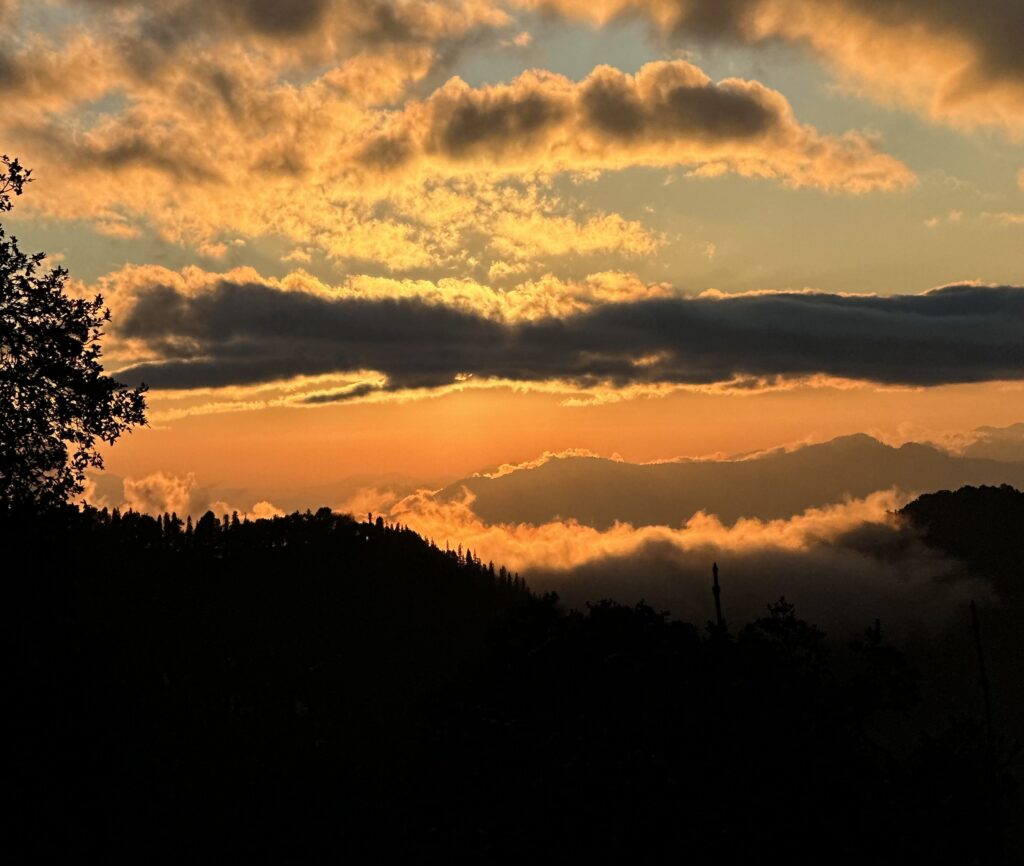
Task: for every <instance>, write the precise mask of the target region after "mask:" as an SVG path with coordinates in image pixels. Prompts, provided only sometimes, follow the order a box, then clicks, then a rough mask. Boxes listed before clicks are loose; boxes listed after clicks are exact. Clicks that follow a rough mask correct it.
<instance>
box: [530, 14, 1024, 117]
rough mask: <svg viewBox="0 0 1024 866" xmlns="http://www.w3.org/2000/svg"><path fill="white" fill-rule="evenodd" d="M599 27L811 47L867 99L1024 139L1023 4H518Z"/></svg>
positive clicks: (677, 36)
mask: <svg viewBox="0 0 1024 866" xmlns="http://www.w3.org/2000/svg"><path fill="white" fill-rule="evenodd" d="M516 5H518V6H520V7H525V8H543V9H545V10H550V11H557V12H559V13H561V14H563V15H566V16H569V17H572V18H576V19H582V20H586V21H590V22H592V23H594V24H596V25H603V24H606V23H608V22H610V21H612V20H613V19H615V18H618V17H620V16H623V15H626V14H629V13H633V12H640V13H642V14H644V15H646V16H647V18H648V19H649V20H650V21H651V22H652V23H653V24H654V26H655V27H656V28H657V29H658V30H660V31H661V32H662V33H663V34H665V35H667V36H669V37H672V38H680V39H687V38H699V39H708V38H711V39H726V40H733V41H741V42H745V43H748V44H762V43H763V44H770V43H772V42H775V41H778V40H783V41H789V42H793V43H796V44H802V45H806V46H808V47H809V48H810V49H811V50H813V51H814V52H816V53H817V54H818V55H820V56H821V57H823V58H824V59H825V60H826V61H827V62H829V63H830V64H832V65H833V66H834V68H836V69H837V70H838V71H839V72H840V73H841V74H842V75H844V76H845V77H846V78H847V80H848V81H849V82H850V83H851V84H852V85H855V86H856V87H857V89H858V90H859V91H860V92H862V93H863V94H865V95H868V96H870V97H873V98H876V99H880V100H883V101H889V102H897V103H900V104H904V105H909V106H913V107H914V108H916V109H918V110H919V111H921V112H922V113H923V114H925V115H926V116H928V117H931V118H934V119H936V120H941V121H945V122H948V123H952V124H954V125H960V126H968V127H973V126H997V127H1002V128H1003V129H1005V130H1007V131H1008V132H1010V133H1011V134H1012V135H1014V136H1017V137H1019V136H1021V135H1024V60H1022V54H1021V51H1020V34H1021V32H1024V6H1022V5H1021V4H1020V2H1018V0H990V2H988V3H986V4H985V8H984V11H983V13H979V10H978V5H977V4H976V3H975V2H973V0H938V2H936V0H892V2H878V0H728V2H723V0H686V2H682V0H604V2H600V3H593V2H585V0H516Z"/></svg>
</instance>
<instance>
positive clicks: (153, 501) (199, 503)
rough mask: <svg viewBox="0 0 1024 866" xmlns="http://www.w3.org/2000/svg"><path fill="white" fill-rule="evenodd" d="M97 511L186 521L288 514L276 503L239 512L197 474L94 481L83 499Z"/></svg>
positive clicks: (104, 476)
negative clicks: (201, 482) (208, 515)
mask: <svg viewBox="0 0 1024 866" xmlns="http://www.w3.org/2000/svg"><path fill="white" fill-rule="evenodd" d="M82 498H83V499H84V500H85V501H86V502H88V503H89V504H90V505H93V506H95V507H96V508H119V509H120V510H121V511H128V510H129V509H130V510H132V511H137V512H140V513H142V514H150V515H153V516H159V515H162V514H177V515H178V517H179V518H181V519H182V520H184V519H185V518H186V517H187V516H189V515H191V516H192V517H193V518H198V517H199V516H201V515H202V514H205V513H206V512H207V511H213V512H214V514H216V515H218V516H220V515H223V514H231V513H232V512H235V511H237V512H239V514H241V515H244V516H248V517H249V518H251V519H253V520H257V519H260V518H270V517H276V516H279V515H282V514H284V511H282V510H281V509H280V508H278V507H277V506H276V505H274V504H273V503H272V502H268V501H266V500H261V501H258V502H256V503H255V504H253V506H252V507H251V508H238V507H234V506H232V505H229V504H228V503H227V502H225V501H224V500H222V499H215V498H214V494H213V493H211V491H210V490H209V489H207V488H205V487H203V486H201V485H199V484H198V483H197V481H196V476H195V474H193V473H191V472H190V473H188V474H186V475H175V474H173V473H170V472H163V471H157V472H153V473H151V474H149V475H146V476H143V477H141V478H133V477H127V478H124V479H119V478H117V477H116V476H113V475H111V474H109V473H101V474H97V475H95V476H92V477H90V478H89V479H88V480H87V483H86V489H85V492H84V495H83V497H82Z"/></svg>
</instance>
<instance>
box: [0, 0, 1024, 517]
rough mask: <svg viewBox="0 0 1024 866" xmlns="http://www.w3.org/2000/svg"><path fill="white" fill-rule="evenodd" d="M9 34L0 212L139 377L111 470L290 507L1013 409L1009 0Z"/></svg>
mask: <svg viewBox="0 0 1024 866" xmlns="http://www.w3.org/2000/svg"><path fill="white" fill-rule="evenodd" d="M0 31H2V35H0V93H2V94H3V100H4V110H3V113H2V115H0V151H3V152H6V153H8V154H10V155H11V156H17V157H18V158H19V159H20V160H21V161H22V162H23V163H24V164H25V165H27V166H28V167H30V168H31V169H32V170H33V174H34V179H35V180H34V182H33V184H32V185H31V186H30V187H28V188H26V194H25V195H24V197H22V198H21V199H19V200H18V201H17V207H16V209H15V211H14V212H13V213H12V214H11V215H10V221H9V223H10V226H11V228H12V230H13V232H14V233H15V234H17V235H18V238H19V241H20V242H21V244H22V246H23V248H25V249H30V250H32V249H40V250H45V251H46V252H47V253H48V254H49V256H50V261H51V262H52V263H60V264H62V265H63V266H65V267H67V268H68V269H69V271H70V273H71V277H72V280H73V282H74V286H75V290H76V291H79V292H83V293H89V294H94V293H96V292H102V294H103V295H104V297H105V298H106V300H107V301H108V303H109V306H110V307H111V311H112V316H113V321H112V324H111V326H110V328H109V329H108V334H107V338H106V343H105V352H104V362H105V365H106V368H107V370H108V371H110V372H114V373H116V374H117V376H118V378H120V379H121V380H123V381H125V382H127V383H130V384H136V383H138V382H140V381H144V382H146V383H148V384H149V385H150V387H151V389H152V390H151V392H150V413H149V414H150V426H149V427H148V428H147V429H142V430H139V431H136V432H134V433H132V434H131V435H130V436H128V437H125V439H123V440H122V441H121V442H120V443H118V444H117V445H116V446H115V447H114V448H113V449H111V450H109V451H108V452H107V471H108V472H109V473H110V476H111V477H112V478H115V479H117V480H118V482H119V483H120V482H123V481H124V480H126V479H127V480H128V482H129V484H136V485H138V484H141V483H142V482H143V481H144V480H145V479H147V478H149V479H156V480H152V481H151V484H152V485H156V486H160V485H163V487H162V488H161V489H164V488H166V487H167V486H168V485H171V486H172V487H173V485H174V484H180V485H182V489H185V488H187V489H188V490H192V491H195V490H202V491H208V492H209V493H208V496H207V498H208V499H209V500H210V501H214V500H216V501H218V502H222V503H223V502H227V503H228V504H229V505H231V506H233V507H238V508H241V509H246V510H248V509H250V508H252V507H253V506H254V504H255V503H257V502H264V503H266V502H271V503H274V504H275V505H278V506H280V507H284V508H292V507H298V504H299V503H303V502H304V503H305V504H308V505H310V506H313V507H316V506H317V505H320V504H329V505H339V504H341V503H344V502H346V501H348V500H349V499H350V497H351V496H352V495H353V494H354V493H355V492H356V491H357V490H359V489H360V488H367V487H371V488H372V487H380V486H382V485H388V484H392V483H401V484H408V485H413V486H415V485H427V486H441V485H443V484H446V483H448V482H450V481H452V480H454V479H456V478H459V477H461V476H465V475H468V474H470V473H472V472H474V471H478V470H483V469H485V468H487V467H493V466H496V465H498V464H502V463H516V462H519V461H524V460H530V459H533V458H536V457H538V456H539V455H541V454H542V453H544V452H545V451H556V452H557V451H562V450H565V449H586V450H588V451H592V452H595V453H598V454H602V455H606V456H611V455H613V454H614V455H620V456H621V457H622V458H624V459H627V460H632V461H649V460H655V459H661V458H671V457H676V456H680V455H690V456H702V455H710V454H733V453H737V452H747V451H754V450H757V449H763V448H770V447H774V446H779V445H789V444H793V443H799V442H806V441H820V440H824V439H827V438H829V437H832V436H837V435H840V434H846V433H853V432H867V433H871V434H873V435H876V436H878V437H880V438H883V439H885V440H886V441H890V442H900V441H906V440H910V439H918V440H932V441H938V442H955V441H958V440H957V437H958V436H960V435H961V434H963V433H964V432H965V431H969V430H972V429H974V428H977V427H980V426H982V425H994V426H1004V425H1009V424H1013V423H1014V422H1019V421H1022V420H1024V411H1022V409H1021V407H1022V406H1024V288H1021V286H1024V51H1022V50H1021V39H1022V34H1024V4H1021V3H1020V2H1019V0H989V2H987V3H985V4H983V5H982V6H980V5H979V4H977V3H975V2H969V0H728V2H724V0H689V2H687V0H587V2H584V0H461V2H459V0H416V2H376V3H375V2H362V0H293V2H289V3H275V2H270V0H202V2H200V0H151V2H147V3H141V2H133V0H0ZM99 483H100V486H101V487H102V485H103V483H104V482H103V481H102V479H101V480H100V482H99ZM138 489H141V488H138ZM101 493H102V491H101ZM189 495H192V494H189ZM193 499H194V497H193Z"/></svg>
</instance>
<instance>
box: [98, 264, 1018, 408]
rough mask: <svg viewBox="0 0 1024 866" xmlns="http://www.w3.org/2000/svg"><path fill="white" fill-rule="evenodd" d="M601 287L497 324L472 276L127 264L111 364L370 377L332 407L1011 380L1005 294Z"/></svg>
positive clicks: (175, 385) (196, 378) (219, 376)
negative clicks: (545, 385) (550, 309)
mask: <svg viewBox="0 0 1024 866" xmlns="http://www.w3.org/2000/svg"><path fill="white" fill-rule="evenodd" d="M165 277H166V278H165ZM610 284H611V288H610V290H609V292H610V294H609V295H604V296H602V294H601V293H602V292H603V291H604V288H603V287H602V284H601V282H600V280H598V281H597V283H596V287H594V288H593V289H592V292H593V294H592V295H591V297H590V298H587V297H586V296H585V295H583V296H582V297H581V298H580V299H579V300H578V301H577V303H578V304H579V309H578V310H577V311H575V312H573V313H571V314H569V315H566V314H565V313H564V312H562V311H559V312H557V313H554V314H550V315H541V316H539V317H533V316H531V315H524V316H515V317H512V318H508V317H506V316H505V315H502V314H501V313H500V312H498V313H497V314H495V313H494V312H491V313H490V314H487V313H485V312H481V309H486V307H487V304H488V302H489V300H490V298H489V296H488V292H490V297H492V298H493V302H492V303H493V306H494V307H495V308H496V310H498V311H501V310H503V309H505V310H507V309H513V310H514V309H515V304H514V302H513V303H511V304H510V303H509V301H508V298H507V294H513V296H514V293H502V292H500V291H493V290H488V289H486V288H485V287H482V286H478V285H476V284H468V283H463V284H458V283H456V284H453V286H452V290H453V291H452V293H453V294H455V295H458V293H459V292H465V294H464V295H463V299H462V301H461V302H460V301H457V302H456V303H455V304H449V303H447V300H448V295H449V291H450V289H449V287H448V286H446V285H437V286H434V285H433V284H430V283H426V284H422V285H421V284H416V283H402V282H400V281H389V282H385V283H383V284H380V283H374V282H373V281H370V282H369V285H370V286H371V287H372V288H373V291H371V292H370V293H367V294H361V293H360V292H359V291H358V287H354V286H349V287H347V288H345V289H343V290H342V291H340V292H339V293H338V294H337V295H336V296H332V295H331V294H330V292H329V291H325V287H323V286H322V285H321V284H316V283H314V284H313V288H314V290H313V291H310V290H309V287H308V286H306V285H303V283H302V281H301V280H298V281H293V282H290V283H288V284H287V285H283V284H275V283H271V282H267V281H263V280H259V279H257V278H256V277H255V276H254V275H253V274H252V273H251V272H246V271H240V272H237V273H235V274H232V275H228V276H226V277H220V276H218V275H212V274H204V273H202V272H192V281H191V282H189V280H188V277H187V276H185V277H183V276H177V277H176V276H175V275H173V274H170V272H161V271H159V270H154V269H139V270H129V271H127V272H126V273H125V274H124V275H123V282H122V284H121V285H120V286H119V287H117V288H116V289H115V291H114V293H113V301H114V303H115V304H116V307H117V316H116V320H115V329H114V334H115V336H116V337H117V338H118V339H119V340H120V341H122V343H124V345H125V346H128V347H130V348H131V350H132V351H134V353H135V357H137V358H138V359H139V360H138V362H136V363H133V364H129V366H128V367H127V368H125V369H122V370H121V371H120V373H119V375H120V376H121V377H122V378H124V379H125V380H127V381H129V382H135V381H139V380H144V381H146V382H148V383H149V384H150V385H152V386H153V387H155V388H171V389H184V388H196V387H217V386H227V385H243V384H257V383H261V382H272V381H275V380H282V379H287V378H289V377H294V376H301V375H307V376H316V375H324V374H331V373H334V374H337V373H343V372H351V371H374V372H375V373H376V374H378V375H377V381H378V382H379V383H380V384H379V385H375V386H374V387H372V388H371V387H368V386H366V385H362V386H361V387H359V388H358V389H357V391H353V390H351V388H346V389H343V390H342V391H339V392H338V394H337V399H341V400H349V399H354V398H357V397H362V396H366V395H367V394H369V393H372V392H373V391H375V390H380V391H383V392H385V393H395V392H401V391H407V390H414V389H423V388H428V389H429V388H438V387H445V386H450V385H454V384H457V383H461V384H464V383H469V384H470V385H472V384H473V383H474V382H480V383H486V382H488V381H493V380H503V381H511V382H522V383H542V382H549V381H552V380H559V381H562V382H568V383H572V384H573V385H574V386H575V387H577V388H581V389H586V388H591V387H598V386H607V387H611V388H622V389H626V388H629V387H634V386H637V385H641V386H661V385H668V386H674V385H691V386H715V385H728V386H731V387H739V388H750V389H758V388H764V387H770V386H773V385H777V384H778V383H779V382H780V381H786V380H801V379H807V378H811V377H815V376H826V377H834V378H837V379H842V380H858V381H871V382H876V383H884V384H889V385H909V386H928V385H938V384H948V383H956V382H977V381H986V380H1006V379H1020V378H1024V347H1022V345H1021V342H1020V329H1021V326H1022V322H1024V288H1020V287H1014V286H979V285H953V286H946V287H943V288H941V289H935V290H932V291H929V292H925V293H923V294H919V295H891V296H878V295H834V294H825V293H820V292H798V293H779V292H772V293H754V294H744V295H721V294H717V293H716V294H704V295H700V296H683V295H679V294H676V293H673V292H671V291H669V290H668V289H667V288H666V287H661V286H652V287H644V286H643V284H639V287H638V289H639V290H638V289H637V288H636V283H633V284H630V282H629V281H628V280H624V279H622V278H621V277H615V276H614V275H612V277H611V279H610ZM623 286H624V287H625V291H624V292H623V293H622V294H618V292H619V291H620V290H621V289H622V287H623ZM573 300H574V299H573V298H572V297H570V298H569V302H570V303H572V302H573ZM364 381H366V380H364ZM329 399H330V397H329V395H326V394H321V395H320V396H318V397H317V398H316V400H315V402H325V401H328V400H329Z"/></svg>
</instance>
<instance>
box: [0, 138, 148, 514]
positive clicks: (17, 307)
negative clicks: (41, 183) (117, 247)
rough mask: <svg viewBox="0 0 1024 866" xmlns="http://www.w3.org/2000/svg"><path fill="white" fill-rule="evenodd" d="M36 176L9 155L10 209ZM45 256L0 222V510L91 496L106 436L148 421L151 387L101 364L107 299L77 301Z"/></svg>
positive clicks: (3, 166)
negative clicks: (124, 380)
mask: <svg viewBox="0 0 1024 866" xmlns="http://www.w3.org/2000/svg"><path fill="white" fill-rule="evenodd" d="M30 180H31V171H29V170H27V169H25V168H24V167H23V166H22V165H21V164H20V163H19V162H18V160H17V159H10V158H9V157H7V156H6V155H4V156H3V157H0V213H6V212H8V211H10V210H11V208H12V206H13V203H12V198H13V197H16V196H20V195H21V194H22V192H23V189H24V187H25V185H26V184H27V183H28V182H29V181H30ZM45 258H46V255H45V253H24V252H22V251H21V250H20V249H19V247H18V239H17V238H16V237H14V236H8V235H7V234H6V232H5V231H4V229H3V227H2V226H0V514H4V513H10V512H12V511H14V510H42V509H47V508H52V507H54V506H56V505H60V504H61V503H63V502H65V501H67V500H68V499H69V498H70V497H72V496H74V495H76V494H79V493H81V492H82V490H83V482H84V480H85V472H86V470H87V469H90V468H102V466H103V460H102V457H101V456H100V454H99V452H98V450H97V440H99V441H100V442H106V443H108V444H113V442H114V441H116V440H117V438H118V437H119V436H120V435H121V434H122V433H124V432H125V431H126V430H128V429H130V428H131V427H133V426H135V425H137V424H142V423H144V422H145V409H146V404H145V397H144V392H145V390H146V389H145V386H142V387H139V388H136V389H129V388H127V387H125V386H124V385H122V384H121V383H119V382H117V381H116V380H115V379H113V378H112V377H111V376H108V375H105V374H104V372H103V367H102V365H101V364H100V360H99V359H100V338H101V337H102V335H103V325H104V323H105V322H108V321H109V320H110V311H109V310H108V309H107V308H106V307H105V306H104V303H103V298H102V297H101V296H100V295H97V296H96V297H95V298H92V299H83V298H74V297H71V296H70V295H69V294H68V293H67V292H66V288H67V279H68V272H67V270H66V269H65V268H62V267H57V268H53V269H50V270H44V268H43V262H44V260H45Z"/></svg>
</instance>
